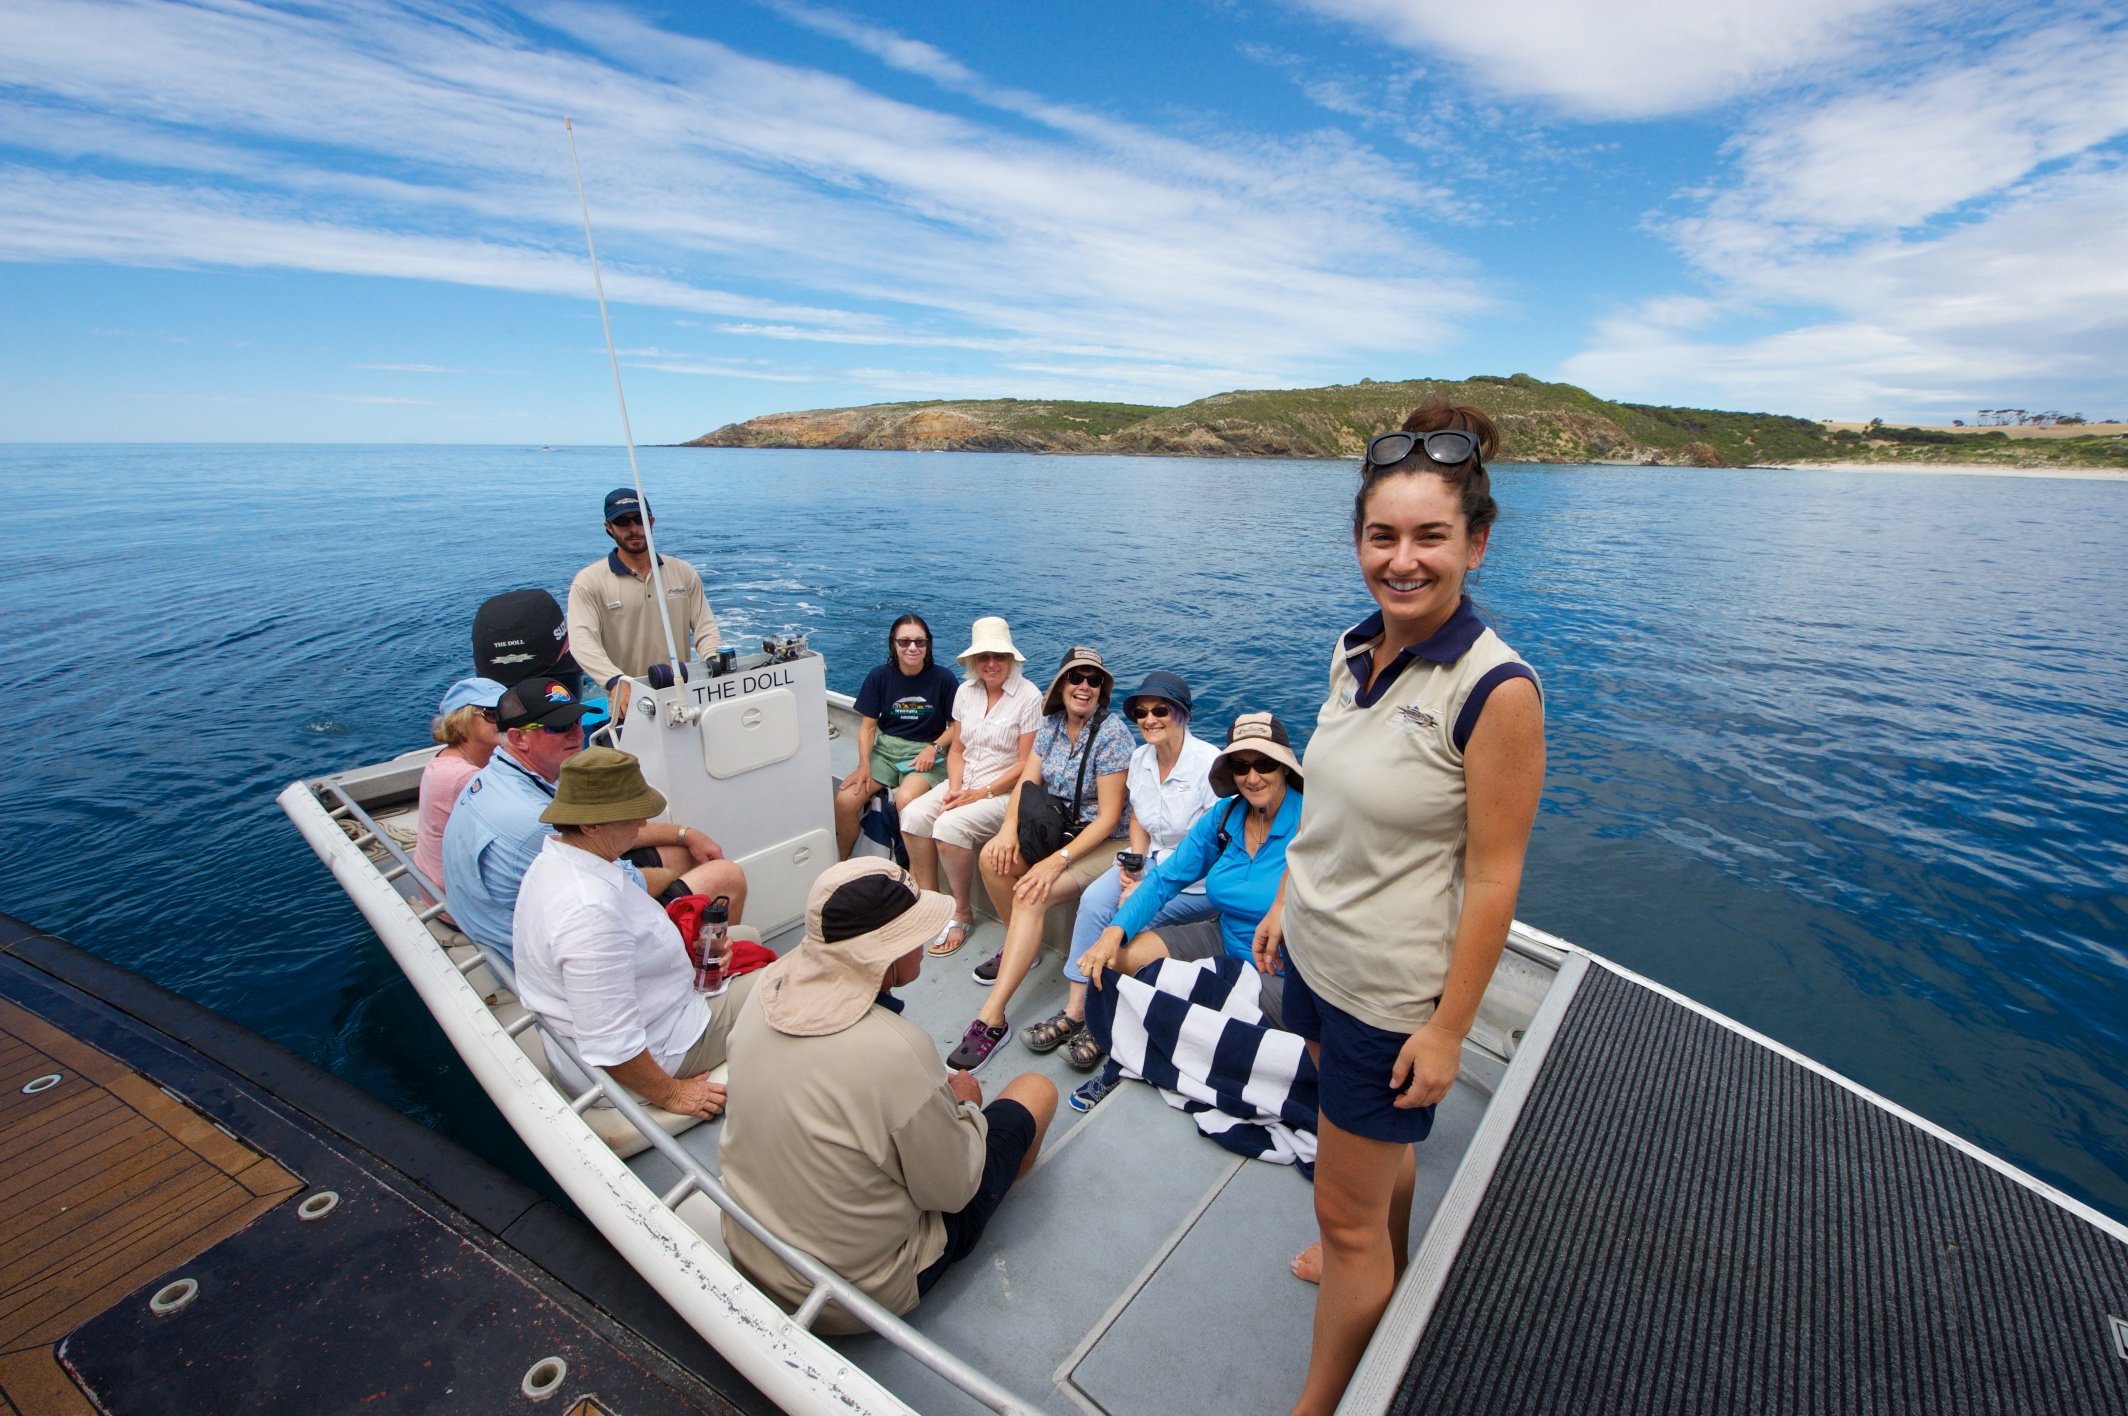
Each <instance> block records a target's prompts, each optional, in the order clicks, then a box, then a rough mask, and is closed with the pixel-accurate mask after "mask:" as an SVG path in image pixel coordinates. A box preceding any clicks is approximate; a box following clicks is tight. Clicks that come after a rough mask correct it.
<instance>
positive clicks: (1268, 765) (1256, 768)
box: [1227, 757, 1286, 777]
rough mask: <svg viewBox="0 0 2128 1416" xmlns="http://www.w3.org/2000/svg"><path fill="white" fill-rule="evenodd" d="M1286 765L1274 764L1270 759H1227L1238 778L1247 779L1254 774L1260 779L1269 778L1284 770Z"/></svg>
mask: <svg viewBox="0 0 2128 1416" xmlns="http://www.w3.org/2000/svg"><path fill="white" fill-rule="evenodd" d="M1285 765H1286V764H1285V763H1283V762H1273V761H1272V760H1271V759H1270V758H1268V757H1229V758H1228V759H1227V766H1228V767H1229V768H1230V769H1232V771H1233V773H1234V775H1235V776H1237V777H1246V776H1248V775H1249V774H1250V773H1252V772H1253V773H1254V774H1255V775H1257V776H1259V777H1268V776H1270V775H1271V774H1272V773H1273V772H1277V771H1281V770H1283V769H1284V767H1285Z"/></svg>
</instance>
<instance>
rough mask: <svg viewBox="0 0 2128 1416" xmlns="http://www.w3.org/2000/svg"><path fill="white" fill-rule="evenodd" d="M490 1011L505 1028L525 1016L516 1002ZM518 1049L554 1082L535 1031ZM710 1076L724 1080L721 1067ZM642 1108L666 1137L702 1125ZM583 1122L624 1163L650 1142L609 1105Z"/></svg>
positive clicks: (523, 1036)
mask: <svg viewBox="0 0 2128 1416" xmlns="http://www.w3.org/2000/svg"><path fill="white" fill-rule="evenodd" d="M493 1011H494V1013H495V1021H496V1022H498V1023H501V1024H502V1025H503V1026H504V1027H505V1028H508V1027H510V1026H512V1025H513V1024H515V1023H516V1022H517V1020H518V1019H519V1018H522V1017H523V1016H524V1015H525V1009H524V1005H523V1004H521V1003H519V1002H518V1001H517V1000H516V999H515V998H512V999H511V1000H510V1001H509V1002H507V1003H505V1004H503V1005H502V1006H501V1007H499V1008H496V1009H494V1010H493ZM517 1047H518V1050H519V1051H520V1052H523V1053H524V1054H525V1056H526V1057H528V1058H530V1059H531V1061H532V1065H533V1066H535V1067H537V1068H539V1074H540V1075H541V1076H542V1077H545V1078H546V1079H547V1080H548V1081H549V1082H550V1083H551V1082H552V1081H553V1080H554V1068H553V1067H552V1066H551V1065H550V1064H549V1063H548V1061H547V1049H546V1048H545V1046H543V1045H542V1044H541V1043H540V1040H539V1029H538V1028H526V1029H525V1030H524V1031H523V1032H521V1033H519V1034H518V1035H517ZM709 1075H710V1076H711V1077H712V1078H713V1079H715V1080H716V1081H720V1082H721V1081H723V1080H724V1068H723V1067H721V1066H720V1067H718V1068H717V1069H716V1070H715V1071H713V1072H711V1073H710V1074H709ZM555 1090H556V1091H561V1088H560V1087H556V1088H555ZM565 1095H566V1094H565ZM637 1100H638V1101H641V1100H642V1098H640V1097H638V1098H637ZM644 1107H645V1109H646V1110H648V1111H649V1112H650V1115H651V1117H652V1119H654V1120H655V1121H656V1122H657V1123H658V1125H659V1126H660V1127H662V1128H663V1129H664V1131H665V1134H666V1135H668V1136H677V1135H679V1134H680V1133H681V1132H682V1131H685V1130H686V1129H688V1128H689V1127H690V1126H696V1125H699V1124H701V1120H702V1118H701V1117H699V1116H682V1115H681V1114H680V1113H678V1112H677V1111H667V1110H666V1109H665V1108H664V1107H662V1106H651V1105H650V1104H649V1103H648V1102H645V1103H644ZM584 1121H585V1122H586V1123H587V1124H588V1125H589V1126H590V1127H591V1130H592V1132H593V1134H595V1135H596V1136H597V1137H598V1138H599V1139H600V1140H602V1141H604V1142H605V1143H606V1144H607V1145H608V1146H609V1147H611V1148H612V1150H613V1153H614V1154H615V1155H617V1156H619V1157H621V1158H622V1159H623V1160H626V1159H627V1158H628V1157H629V1156H631V1155H635V1154H636V1153H638V1152H639V1151H644V1150H648V1149H649V1148H650V1142H648V1141H646V1140H644V1139H643V1133H642V1132H640V1131H638V1130H636V1128H635V1123H634V1122H632V1121H630V1120H629V1119H628V1118H627V1117H625V1116H623V1115H621V1113H620V1112H618V1111H616V1110H615V1109H614V1108H613V1105H612V1103H610V1102H605V1101H596V1102H593V1103H592V1104H591V1105H590V1106H588V1107H586V1108H584Z"/></svg>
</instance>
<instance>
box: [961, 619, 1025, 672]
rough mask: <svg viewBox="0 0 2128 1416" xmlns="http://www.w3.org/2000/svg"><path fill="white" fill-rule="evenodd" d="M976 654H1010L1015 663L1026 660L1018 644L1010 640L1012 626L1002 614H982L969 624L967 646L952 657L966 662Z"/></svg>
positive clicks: (1021, 662) (1022, 662)
mask: <svg viewBox="0 0 2128 1416" xmlns="http://www.w3.org/2000/svg"><path fill="white" fill-rule="evenodd" d="M978 654H1010V655H1011V656H1012V661H1013V662H1014V663H1015V664H1024V663H1026V662H1027V656H1026V655H1025V654H1022V653H1021V652H1020V646H1019V645H1017V644H1014V643H1013V642H1012V626H1011V625H1009V624H1007V623H1005V617H1004V616H1003V615H984V616H983V617H982V618H981V619H979V620H977V621H976V622H975V623H974V624H973V625H971V626H969V631H968V647H967V648H965V649H963V650H961V652H960V653H958V654H956V655H954V657H955V658H956V659H958V660H960V661H961V663H963V664H966V663H967V662H968V661H969V660H970V659H972V658H974V657H975V656H976V655H978Z"/></svg>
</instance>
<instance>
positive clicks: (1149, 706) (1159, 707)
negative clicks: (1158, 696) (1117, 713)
mask: <svg viewBox="0 0 2128 1416" xmlns="http://www.w3.org/2000/svg"><path fill="white" fill-rule="evenodd" d="M1168 711H1169V710H1168V706H1167V705H1166V704H1165V703H1133V704H1132V705H1131V709H1130V715H1131V721H1132V722H1134V723H1135V722H1137V721H1138V720H1139V719H1140V718H1165V717H1166V716H1167V715H1168Z"/></svg>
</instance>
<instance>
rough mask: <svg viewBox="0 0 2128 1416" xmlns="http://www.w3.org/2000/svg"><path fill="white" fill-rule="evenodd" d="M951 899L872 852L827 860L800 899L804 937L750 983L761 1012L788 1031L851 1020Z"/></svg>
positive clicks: (946, 912) (805, 1033)
mask: <svg viewBox="0 0 2128 1416" xmlns="http://www.w3.org/2000/svg"><path fill="white" fill-rule="evenodd" d="M952 918H953V897H952V896H951V895H941V894H939V893H938V892H936V891H934V890H924V889H920V888H918V886H917V883H916V881H915V879H914V878H913V877H911V876H910V874H909V872H908V871H906V870H903V869H902V868H901V867H900V866H898V865H896V864H894V862H892V861H890V860H886V859H883V858H882V857H879V856H860V857H858V858H857V859H855V860H846V861H843V862H841V863H840V864H837V865H831V866H829V867H828V868H827V869H826V870H823V871H822V872H821V873H820V878H819V879H818V880H816V881H814V882H813V889H812V892H811V893H810V894H809V895H807V896H806V901H805V939H804V941H803V942H801V943H800V944H799V945H798V947H797V948H795V949H793V950H791V952H789V953H788V954H785V955H784V956H783V957H782V958H780V959H778V960H776V962H775V963H773V964H770V965H769V966H768V967H767V968H766V969H764V970H763V971H762V973H761V982H760V983H758V984H756V985H754V997H755V999H756V1000H758V1002H759V1003H760V1007H761V1016H762V1017H763V1018H764V1019H765V1020H766V1021H767V1023H768V1025H769V1026H770V1027H772V1028H774V1029H775V1030H776V1031H777V1032H780V1033H786V1034H788V1035H790V1036H792V1037H826V1036H827V1035H828V1034H830V1033H839V1032H841V1031H842V1030H843V1029H845V1028H847V1027H850V1026H852V1025H853V1024H855V1023H856V1022H857V1020H858V1019H859V1018H862V1017H863V1016H864V1015H865V1011H866V1010H867V1009H869V1008H870V1007H871V1006H872V1000H873V999H875V998H877V997H878V996H879V986H880V981H881V980H882V979H884V978H885V977H886V973H887V969H888V968H889V967H890V966H891V965H892V964H893V963H894V961H895V960H896V959H899V958H901V957H902V956H903V955H905V954H909V953H912V952H914V951H916V950H918V949H921V948H923V947H924V946H925V945H926V944H929V943H930V942H931V941H932V940H934V939H936V938H938V936H939V935H940V933H942V932H943V931H944V930H945V928H946V923H947V921H948V920H951V919H952Z"/></svg>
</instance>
